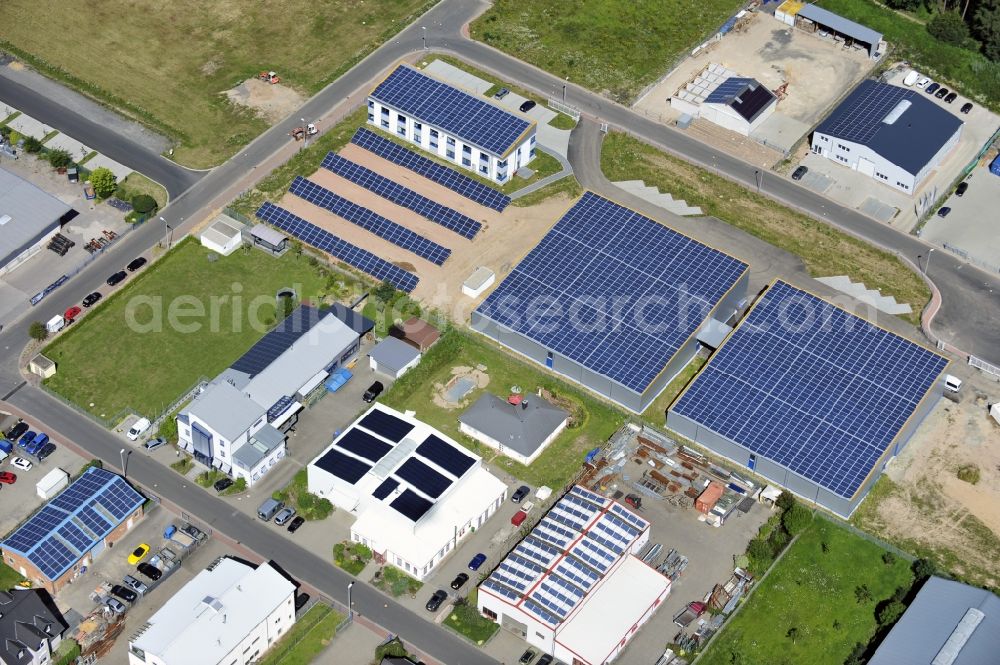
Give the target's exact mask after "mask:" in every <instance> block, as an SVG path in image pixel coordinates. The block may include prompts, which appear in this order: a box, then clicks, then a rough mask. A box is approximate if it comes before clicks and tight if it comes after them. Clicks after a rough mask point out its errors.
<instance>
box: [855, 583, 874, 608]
mask: <svg viewBox="0 0 1000 665" xmlns="http://www.w3.org/2000/svg"><path fill="white" fill-rule="evenodd" d="M854 599H855V600H856V601H858V605H861V604H863V603H870V602H871V601H872V592H871V589H869V588H868V585H867V584H862V585H861V586H858V587H855V588H854Z"/></svg>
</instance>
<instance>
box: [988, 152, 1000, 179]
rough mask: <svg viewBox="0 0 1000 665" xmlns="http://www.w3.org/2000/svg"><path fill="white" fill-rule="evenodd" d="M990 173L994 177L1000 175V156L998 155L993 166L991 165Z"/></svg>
mask: <svg viewBox="0 0 1000 665" xmlns="http://www.w3.org/2000/svg"><path fill="white" fill-rule="evenodd" d="M990 173H992V174H993V175H1000V155H997V158H996V159H994V160H993V163H992V164H990Z"/></svg>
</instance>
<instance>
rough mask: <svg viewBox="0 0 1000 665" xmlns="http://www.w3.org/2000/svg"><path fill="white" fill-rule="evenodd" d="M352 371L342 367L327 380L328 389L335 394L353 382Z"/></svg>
mask: <svg viewBox="0 0 1000 665" xmlns="http://www.w3.org/2000/svg"><path fill="white" fill-rule="evenodd" d="M353 376H354V375H353V374H351V371H350V370H349V369H347V368H346V367H341V368H340V369H338V370H337V371H336V372H334V373H333V374H331V375H330V378H329V379H327V380H326V389H327V391H329V392H331V393H335V392H337V391H338V390H340V388H341V386H343V385H344V384H345V383H347V382H348V381H350V380H351V377H353Z"/></svg>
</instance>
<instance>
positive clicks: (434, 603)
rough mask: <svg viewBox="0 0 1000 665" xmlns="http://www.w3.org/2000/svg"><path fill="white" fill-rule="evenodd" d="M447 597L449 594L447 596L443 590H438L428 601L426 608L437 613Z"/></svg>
mask: <svg viewBox="0 0 1000 665" xmlns="http://www.w3.org/2000/svg"><path fill="white" fill-rule="evenodd" d="M447 597H448V594H446V593H445V592H444V591H442V590H441V589H438V590H437V591H435V592H434V595H433V596H431V599H430V600H428V601H427V604H426V605H424V607H426V608H427V611H428V612H437V611H438V609H439V608H440V607H441V603H443V602H444V599H445V598H447Z"/></svg>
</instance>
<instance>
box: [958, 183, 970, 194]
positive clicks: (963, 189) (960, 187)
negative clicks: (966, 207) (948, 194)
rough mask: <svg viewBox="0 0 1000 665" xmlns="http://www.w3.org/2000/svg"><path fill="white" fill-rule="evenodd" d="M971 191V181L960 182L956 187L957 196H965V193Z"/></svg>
mask: <svg viewBox="0 0 1000 665" xmlns="http://www.w3.org/2000/svg"><path fill="white" fill-rule="evenodd" d="M967 191H969V183H967V182H960V183H958V187H957V188H956V189H955V196H965V193H966V192H967Z"/></svg>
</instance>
